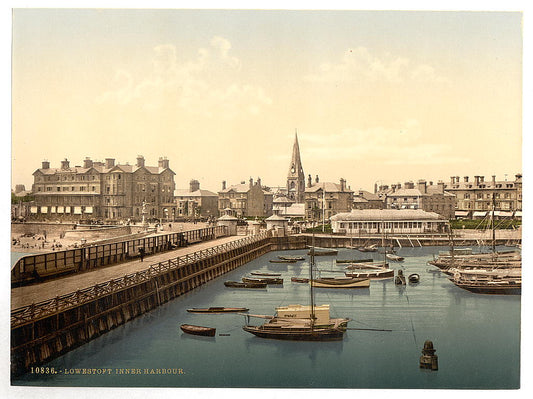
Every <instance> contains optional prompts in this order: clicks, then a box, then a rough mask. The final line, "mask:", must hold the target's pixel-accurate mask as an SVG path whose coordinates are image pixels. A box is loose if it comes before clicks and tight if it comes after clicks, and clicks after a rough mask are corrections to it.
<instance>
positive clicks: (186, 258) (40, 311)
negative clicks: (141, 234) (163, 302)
mask: <svg viewBox="0 0 533 399" xmlns="http://www.w3.org/2000/svg"><path fill="white" fill-rule="evenodd" d="M269 236H270V232H268V231H266V232H262V233H260V234H258V235H254V236H248V237H246V238H243V239H241V240H236V241H232V242H229V243H225V244H221V245H217V246H215V247H211V248H207V249H203V250H201V251H197V252H194V253H191V254H187V255H182V256H178V257H176V258H173V259H169V260H166V261H163V262H159V263H154V264H152V265H150V267H149V268H148V269H145V270H141V271H139V272H136V273H133V274H128V275H125V276H123V277H120V278H117V279H113V280H109V281H105V282H103V283H100V284H96V285H94V286H92V287H88V288H85V289H82V290H77V291H75V292H71V293H69V294H65V295H61V296H58V297H56V298H52V299H48V300H45V301H41V302H38V303H34V304H31V305H28V306H24V307H21V308H18V309H14V310H12V311H11V328H14V327H17V326H19V325H22V324H26V323H29V322H33V321H36V320H38V319H40V318H43V317H46V316H49V315H51V314H54V313H57V312H61V311H64V310H66V309H68V308H72V307H75V306H79V305H82V304H84V303H87V302H91V301H94V300H95V299H98V298H100V297H103V296H106V295H109V294H112V293H114V292H117V291H120V290H123V289H125V288H128V287H131V286H134V285H137V284H141V283H143V282H147V281H150V280H152V279H153V278H155V277H157V276H159V275H162V274H164V273H166V272H168V271H169V270H172V269H177V268H180V267H183V266H185V265H189V264H191V263H195V262H198V261H200V260H202V259H206V258H210V257H212V256H215V255H218V254H221V253H224V252H228V251H231V250H234V249H238V248H241V247H244V246H246V245H249V244H253V243H256V242H259V241H262V240H265V239H267V238H268V237H269Z"/></svg>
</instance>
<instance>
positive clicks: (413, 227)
mask: <svg viewBox="0 0 533 399" xmlns="http://www.w3.org/2000/svg"><path fill="white" fill-rule="evenodd" d="M447 226H448V220H447V219H445V218H444V217H443V216H442V215H438V214H437V213H435V212H426V211H423V210H421V209H404V210H397V209H381V210H378V209H354V210H352V211H351V212H346V213H338V214H337V215H334V216H332V217H331V227H332V229H333V233H339V234H385V233H386V234H418V233H442V232H446V231H447Z"/></svg>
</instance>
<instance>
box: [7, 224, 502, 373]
mask: <svg viewBox="0 0 533 399" xmlns="http://www.w3.org/2000/svg"><path fill="white" fill-rule="evenodd" d="M213 229H219V230H216V231H214V230H213V231H206V232H205V233H204V234H205V235H202V234H200V233H197V232H192V233H189V234H191V236H196V237H197V238H199V240H198V241H197V243H196V244H194V245H190V242H189V243H187V244H189V245H187V246H182V247H180V246H177V247H176V248H169V246H168V244H167V242H168V241H166V240H167V239H169V238H171V242H172V239H175V240H182V239H183V236H177V235H176V236H172V237H164V238H162V239H154V237H150V238H142V239H136V240H151V241H144V242H143V243H142V244H140V243H138V242H135V243H133V244H132V243H131V242H129V243H128V242H116V243H111V244H104V245H109V246H110V247H108V250H107V251H104V250H95V252H94V254H98V255H99V256H96V255H95V256H93V257H91V256H89V257H87V256H86V257H83V256H81V255H79V256H78V257H76V256H75V255H74V254H72V256H70V257H69V259H71V261H72V262H74V261H77V262H78V263H77V265H78V266H79V265H82V266H83V268H81V269H79V270H77V271H76V272H74V274H72V275H66V276H63V277H61V275H60V274H57V273H53V274H52V275H51V277H50V280H49V281H43V282H40V283H38V284H32V285H26V286H17V287H13V288H12V290H11V372H12V375H14V376H16V375H20V374H24V373H25V372H27V370H29V368H30V367H32V366H38V365H42V364H44V363H46V362H48V361H50V360H52V359H54V358H56V357H58V356H60V355H62V354H64V353H66V352H68V351H70V350H72V349H74V348H76V347H78V346H80V345H83V344H84V343H86V342H88V341H90V340H92V339H94V338H96V337H98V336H100V335H102V334H104V333H106V332H108V331H110V330H112V329H114V328H116V327H118V326H120V325H122V324H124V323H126V322H128V321H130V320H132V319H134V318H136V317H138V316H140V315H142V314H144V313H146V312H149V311H151V310H153V309H155V308H156V307H158V306H160V305H162V304H164V303H166V302H168V301H170V300H172V299H174V298H176V297H177V296H180V295H183V294H184V293H186V292H189V291H190V290H193V289H194V288H196V287H198V286H200V285H202V284H205V283H206V282H208V281H210V280H212V279H214V278H216V277H219V276H221V275H223V274H225V273H228V272H230V271H232V270H235V269H236V268H238V267H240V266H242V265H244V264H246V263H248V262H250V261H252V260H254V259H256V258H258V257H260V256H262V255H264V254H266V253H268V252H270V251H275V250H291V249H304V248H307V247H308V246H309V245H311V241H312V237H311V235H310V234H297V235H289V236H287V235H285V234H284V233H282V234H278V232H277V231H273V230H267V231H261V232H258V233H257V234H253V235H247V236H237V235H227V234H226V231H225V230H224V228H223V226H218V227H216V228H213ZM172 234H176V233H172ZM179 234H182V233H179ZM397 238H398V241H397V242H398V243H400V244H401V243H402V242H404V244H405V245H408V246H413V247H414V246H426V245H449V242H450V240H449V237H448V236H447V235H444V234H442V235H426V236H416V237H414V236H409V237H397ZM482 238H483V237H481V239H482ZM389 239H390V237H389ZM508 239H509V237H503V238H500V240H501V243H505V242H504V241H506V240H508ZM314 240H315V245H316V246H321V247H346V246H348V245H350V244H353V245H362V244H363V242H366V243H368V242H369V240H371V243H376V244H378V245H379V244H380V243H381V238H380V237H377V236H375V237H358V238H357V239H356V238H354V237H346V236H335V235H321V234H317V235H315V237H314ZM402 240H405V241H402ZM175 242H178V241H175ZM479 242H480V238H479V237H477V238H476V237H475V236H472V237H467V238H464V239H463V242H462V244H464V245H475V243H479ZM407 243H409V244H407ZM415 243H416V244H415ZM130 245H133V248H138V247H139V245H146V247H147V248H149V254H150V255H148V256H147V257H146V258H145V259H144V262H141V260H140V259H139V258H138V257H133V258H132V257H128V256H127V255H128V251H125V249H128V248H129V246H130ZM396 245H397V244H396ZM457 245H460V244H459V243H457ZM400 246H402V245H400ZM111 249H114V251H115V252H114V253H113V252H112V251H111ZM79 250H80V249H74V250H69V251H79ZM81 250H82V249H81ZM64 252H67V251H64ZM58 253H59V252H56V253H52V254H48V255H51V256H52V257H47V256H48V255H36V256H35V258H33V260H32V262H33V263H30V262H25V261H24V262H22V264H18V263H17V264H18V265H19V269H18V271H17V270H14V271H12V277H13V276H15V277H17V276H21V275H22V273H26V274H28V273H29V272H30V270H31V269H30V267H33V266H36V267H40V268H43V267H44V268H45V269H46V270H55V271H57V270H58V268H59V269H61V268H63V267H64V266H65V265H67V264H68V263H67V262H65V261H64V259H67V257H66V255H64V256H63V258H62V257H61V255H59V256H58V255H57V254H58ZM82 254H83V253H82ZM39 257H40V258H39ZM80 262H81V263H80ZM29 265H31V266H29ZM14 269H16V268H14Z"/></svg>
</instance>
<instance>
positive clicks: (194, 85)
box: [98, 36, 272, 119]
mask: <svg viewBox="0 0 533 399" xmlns="http://www.w3.org/2000/svg"><path fill="white" fill-rule="evenodd" d="M209 44H210V46H209V47H208V48H200V49H198V51H197V54H196V57H192V58H190V59H186V60H184V61H180V60H179V59H180V56H181V55H180V54H178V49H177V48H176V46H174V45H172V44H162V45H158V46H156V47H154V49H153V55H152V59H151V71H150V73H149V74H148V75H147V76H143V77H140V78H134V76H133V74H132V73H131V72H128V71H117V73H116V76H115V79H114V83H115V88H113V89H111V90H109V91H107V92H105V93H103V94H102V95H101V96H100V97H99V98H98V102H100V103H114V104H118V105H128V104H139V105H140V106H141V107H142V108H144V109H148V110H150V109H152V110H156V109H162V108H163V107H170V108H177V109H180V110H182V111H186V112H188V113H190V114H195V115H200V116H205V117H214V116H215V115H216V116H217V117H221V118H226V119H230V118H235V117H237V116H238V115H242V114H248V115H251V116H255V115H258V114H260V113H261V112H262V111H263V109H264V107H265V106H268V105H270V104H272V100H271V98H270V97H269V96H268V94H267V93H266V92H265V90H264V89H263V88H261V87H259V86H255V85H253V84H250V83H247V82H240V75H239V70H240V68H241V62H240V60H239V59H238V58H236V57H233V56H231V54H230V52H231V43H230V42H229V41H228V40H227V39H224V38H222V37H219V36H215V37H213V38H212V40H211V41H210V43H209Z"/></svg>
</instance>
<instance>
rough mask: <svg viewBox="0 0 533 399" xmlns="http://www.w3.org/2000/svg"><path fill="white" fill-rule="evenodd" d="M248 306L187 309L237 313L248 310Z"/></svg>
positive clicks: (191, 311) (190, 310) (199, 311)
mask: <svg viewBox="0 0 533 399" xmlns="http://www.w3.org/2000/svg"><path fill="white" fill-rule="evenodd" d="M248 310H249V309H248V308H226V307H223V306H211V307H210V308H191V309H187V312H189V313H236V312H247V311H248Z"/></svg>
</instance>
